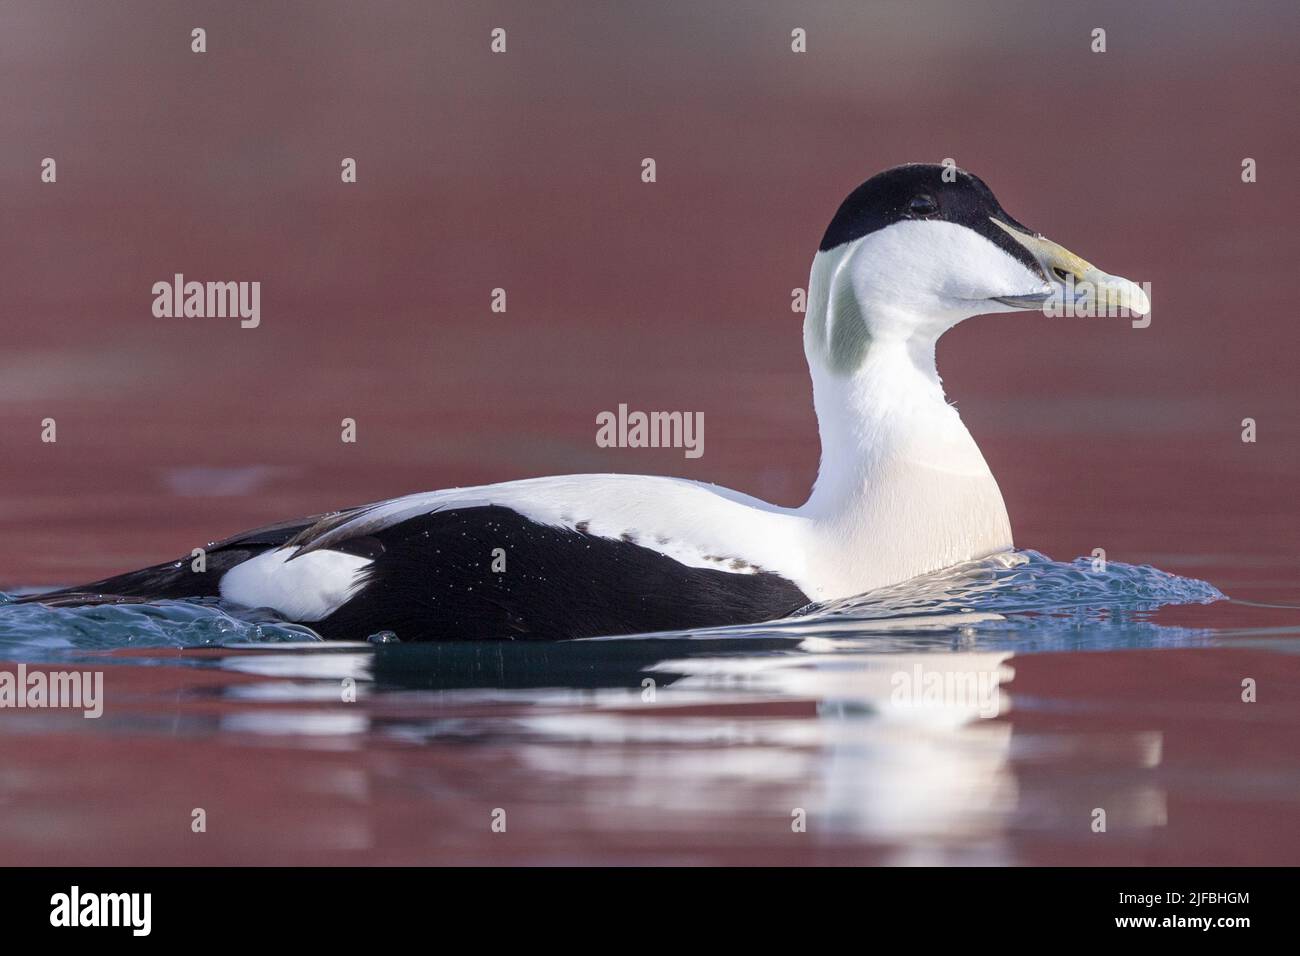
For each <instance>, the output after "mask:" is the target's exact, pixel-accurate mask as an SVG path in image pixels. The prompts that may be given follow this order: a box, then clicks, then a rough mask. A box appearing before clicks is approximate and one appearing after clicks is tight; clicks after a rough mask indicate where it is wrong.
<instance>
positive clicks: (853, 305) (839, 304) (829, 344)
mask: <svg viewBox="0 0 1300 956" xmlns="http://www.w3.org/2000/svg"><path fill="white" fill-rule="evenodd" d="M855 251H856V249H855V248H854V246H853V245H852V244H850V246H849V248H848V249H845V250H842V251H841V250H832V251H830V252H823V253H818V255H817V258H816V260H814V262H813V268H812V277H811V279H810V280H809V283H808V285H809V295H808V322H809V328H810V330H811V332H812V342H813V345H814V347H815V348H816V349H817V350H818V352H819V353H820V355H821V358H822V359H823V361H824V362H825V364H826V366H827V367H828V368H829V369H830V370H831V371H832V372H835V373H836V374H838V375H851V374H852V373H853V372H856V371H857V370H858V369H859V368H861V367H862V363H863V361H865V359H866V355H867V348H868V347H869V346H870V345H871V332H870V330H868V328H867V322H866V319H865V317H864V316H863V315H862V310H861V309H860V308H859V306H858V300H857V297H856V296H855V295H854V294H853V286H852V284H851V282H850V281H849V269H848V263H847V260H848V259H850V258H852V256H853V253H854V252H855ZM837 252H838V253H839V254H838V255H837V254H836V253H837Z"/></svg>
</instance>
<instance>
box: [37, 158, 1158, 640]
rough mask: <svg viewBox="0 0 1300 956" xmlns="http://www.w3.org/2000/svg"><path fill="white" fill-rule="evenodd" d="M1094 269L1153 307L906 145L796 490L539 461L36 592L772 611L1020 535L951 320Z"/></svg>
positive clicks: (450, 622) (816, 375) (847, 238)
mask: <svg viewBox="0 0 1300 956" xmlns="http://www.w3.org/2000/svg"><path fill="white" fill-rule="evenodd" d="M945 170H947V175H945ZM1089 286H1091V288H1093V289H1095V290H1096V291H1097V293H1098V294H1100V295H1106V296H1109V297H1110V299H1111V300H1112V301H1115V300H1118V301H1119V302H1121V303H1122V304H1123V305H1124V306H1125V307H1127V308H1128V309H1130V311H1133V312H1137V313H1145V312H1146V311H1147V308H1148V304H1147V301H1146V298H1145V296H1144V295H1143V294H1142V292H1141V290H1140V289H1138V288H1137V287H1136V286H1135V285H1133V284H1132V283H1130V282H1129V281H1128V280H1126V279H1120V278H1118V277H1114V276H1110V275H1107V274H1105V273H1103V272H1100V271H1099V270H1097V269H1096V268H1095V267H1093V266H1092V265H1090V264H1089V263H1087V262H1085V261H1084V260H1082V259H1080V258H1079V257H1078V256H1076V255H1074V254H1073V253H1070V252H1068V251H1066V250H1065V249H1063V248H1062V247H1060V246H1058V245H1056V244H1055V243H1053V242H1050V241H1049V240H1047V239H1045V238H1043V237H1042V236H1041V235H1039V234H1038V233H1035V232H1033V231H1032V230H1030V229H1028V228H1026V227H1025V226H1023V225H1021V224H1020V223H1019V222H1017V221H1016V220H1015V219H1012V218H1011V216H1009V215H1008V214H1007V213H1006V212H1005V211H1004V210H1003V209H1002V207H1001V206H1000V205H999V204H998V201H997V200H996V199H995V198H994V196H993V193H992V192H991V191H990V190H989V188H988V187H987V186H986V185H985V184H984V183H983V181H981V180H980V179H978V178H977V177H975V176H973V175H971V174H970V173H967V172H963V171H961V170H957V169H955V168H954V167H951V166H938V165H921V164H917V165H907V166H899V167H896V168H894V169H889V170H886V171H885V172H882V173H880V174H878V175H876V176H873V177H872V178H870V179H868V180H867V181H866V182H865V183H863V184H862V185H861V186H859V187H858V188H857V189H855V190H853V192H851V193H850V194H849V196H848V198H847V199H845V200H844V202H843V203H842V204H841V205H840V207H839V210H838V211H837V212H836V213H835V216H834V218H833V219H832V220H831V222H830V226H829V227H828V228H827V229H826V234H825V235H824V236H823V238H822V241H821V245H820V247H819V249H818V251H817V254H816V256H815V257H814V258H813V264H812V276H811V278H810V280H809V290H808V309H807V316H806V319H805V321H804V330H803V339H804V352H805V354H806V355H807V358H808V365H809V367H810V368H811V371H812V380H813V400H814V405H815V407H816V411H817V421H818V427H819V430H820V432H821V447H822V455H821V467H820V471H819V473H818V476H817V481H816V484H815V485H814V487H813V490H812V494H811V495H810V496H809V498H808V501H807V502H806V503H805V504H804V505H803V506H801V507H798V508H779V507H776V506H774V505H770V504H767V503H766V502H763V501H759V500H758V499H756V498H751V497H749V496H748V495H744V494H740V493H739V492H735V491H729V490H727V489H725V488H719V487H716V486H714V485H708V484H702V483H700V482H696V481H687V480H684V479H678V478H663V477H641V476H634V475H570V476H563V477H555V478H534V479H529V480H525V481H513V482H506V483H504V484H495V485H484V486H481V487H476V488H454V489H449V490H446V491H432V492H428V493H424V494H414V495H407V496H406V497H403V498H394V499H392V500H389V501H381V502H378V503H375V504H369V505H363V506H361V507H358V508H349V509H347V510H345V511H338V512H334V513H331V514H325V515H317V516H314V517H311V518H304V519H302V520H299V521H289V522H285V523H283V524H278V525H273V526H271V527H268V528H262V529H260V530H257V531H251V532H249V533H247V534H241V535H237V536H235V537H233V538H229V539H227V540H225V541H221V542H218V543H215V544H211V545H209V546H208V548H207V558H206V569H205V570H203V571H198V572H196V571H193V570H192V569H191V561H190V559H189V558H185V559H182V560H179V561H175V562H172V563H170V564H161V565H157V566H155V567H151V568H145V569H144V570H140V571H134V572H131V573H129V574H123V575H120V576H118V577H113V578H108V579H107V580H104V581H97V582H95V583H93V584H88V585H85V586H83V587H79V588H75V589H69V590H65V591H56V592H52V593H49V594H44V595H37V596H35V597H34V598H31V599H29V600H36V601H42V602H46V603H50V604H86V603H108V602H138V601H150V600H159V599H181V598H198V597H213V598H219V599H221V600H222V601H223V602H224V603H226V604H229V605H234V606H238V607H245V608H270V609H272V610H274V611H275V612H277V613H278V614H279V615H281V616H282V617H283V618H285V619H286V620H289V621H293V622H298V623H301V624H304V625H307V626H308V627H310V628H312V629H313V630H314V631H316V632H317V633H319V634H320V635H321V636H322V637H325V638H329V639H352V640H360V639H364V638H366V637H368V636H370V635H374V634H376V633H377V632H383V631H391V632H393V633H394V634H396V635H397V638H398V639H399V640H402V641H431V640H465V639H517V640H559V639H565V638H580V637H591V636H596V635H614V634H630V633H638V632H650V631H663V630H678V629H686V628H702V627H711V626H717V625H729V624H745V623H752V622H758V621H765V620H771V619H775V618H779V617H782V616H784V615H787V614H789V613H791V612H793V611H795V610H797V609H799V608H801V607H803V606H804V605H807V604H809V603H811V602H818V601H826V600H831V599H835V598H843V597H848V596H852V595H856V594H860V593H862V592H864V591H868V590H871V589H872V588H877V587H880V586H883V585H888V584H894V583H897V582H900V581H904V580H906V579H908V578H911V577H914V576H916V575H919V574H923V573H926V572H930V571H936V570H939V569H942V568H945V567H948V566H950V565H953V564H956V563H958V562H962V561H967V560H970V559H974V558H979V557H982V556H985V555H990V554H994V553H997V552H1002V551H1006V550H1008V549H1009V548H1011V547H1012V541H1011V525H1010V522H1009V520H1008V518H1007V512H1006V507H1005V505H1004V504H1003V502H1002V494H1001V492H999V491H998V485H997V482H996V481H995V480H994V479H993V475H992V474H991V473H990V472H989V468H988V466H987V465H986V464H985V462H984V458H983V456H982V455H981V454H980V450H979V448H978V447H976V445H975V441H974V440H973V439H972V438H971V436H970V433H969V432H968V431H967V430H966V428H965V426H964V425H963V424H962V422H961V419H960V418H959V417H958V415H957V410H956V409H955V408H953V406H951V405H949V404H948V402H947V401H946V400H945V399H944V393H943V388H942V387H941V385H940V382H939V376H938V373H937V372H936V371H935V362H934V348H935V342H936V341H937V340H938V338H939V336H940V335H942V334H943V333H944V332H945V331H947V330H948V329H950V328H952V327H953V326H954V325H956V324H957V323H958V322H960V321H962V320H963V319H966V318H969V317H970V316H973V315H979V314H981V313H987V312H1011V311H1016V310H1028V309H1039V308H1041V307H1043V305H1044V303H1046V302H1048V300H1050V299H1052V298H1053V297H1054V296H1055V297H1056V298H1057V301H1058V302H1060V301H1061V300H1062V297H1066V296H1075V295H1078V294H1079V293H1078V291H1077V290H1078V289H1087V288H1088V287H1089ZM497 549H503V550H504V554H505V556H506V570H505V571H504V572H502V571H501V570H500V567H499V564H498V566H497V568H496V569H494V561H495V560H496V559H499V557H500V555H501V553H502V552H501V551H499V550H497Z"/></svg>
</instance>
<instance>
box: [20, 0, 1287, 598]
mask: <svg viewBox="0 0 1300 956" xmlns="http://www.w3.org/2000/svg"><path fill="white" fill-rule="evenodd" d="M194 26H203V27H204V28H205V29H206V30H207V35H208V52H207V53H206V54H203V55H197V54H194V53H191V52H190V39H189V31H190V29H191V28H192V27H194ZM495 26H503V27H505V28H507V30H508V36H509V52H508V53H507V54H505V55H503V56H501V55H493V54H491V53H490V52H489V49H488V32H489V30H490V29H491V28H492V27H495ZM794 26H801V27H804V28H805V29H806V30H807V31H808V37H809V40H808V49H809V52H808V53H807V54H804V55H795V54H793V53H791V52H790V48H789V33H790V30H791V28H792V27H794ZM1095 26H1103V27H1104V28H1105V29H1106V30H1107V41H1108V51H1107V52H1106V53H1104V54H1095V53H1092V52H1091V51H1090V49H1089V45H1090V31H1091V30H1092V28H1093V27H1095ZM1297 36H1300V13H1297V8H1296V6H1295V4H1293V3H1286V2H1277V3H1249V2H1248V3H1238V4H1233V5H1220V4H1210V3H1176V4H1174V3H1168V4H1160V3H1153V4H1143V5H1140V6H1138V7H1137V8H1134V7H1133V5H1130V4H1127V3H1119V2H1116V3H1093V4H1090V5H1088V7H1087V9H1079V8H1076V7H1074V6H1065V5H1059V4H1041V5H1039V4H1030V3H1012V2H1001V3H993V4H984V5H974V4H964V3H955V2H954V3H938V4H936V3H929V4H927V3H920V4H918V3H909V4H883V5H865V4H857V3H848V2H845V3H820V4H818V3H814V4H808V3H805V2H799V3H769V4H764V5H762V6H761V7H759V8H757V9H744V10H743V11H742V10H741V9H740V8H737V7H734V6H733V5H729V4H724V3H704V4H694V3H691V4H688V3H667V4H653V5H651V4H640V5H632V4H615V5H594V4H593V5H581V4H569V3H553V2H552V3H529V4H523V3H476V4H472V5H471V4H421V3H409V2H408V3H383V4H378V5H376V6H372V5H367V4H355V3H317V2H312V3H306V2H303V3H292V2H278V3H275V4H253V3H247V4H230V3H187V4H183V5H181V4H175V3H167V2H128V3H117V4H84V3H59V2H41V3H35V2H12V0H11V2H6V3H5V4H4V5H3V7H0V44H2V45H3V58H2V60H3V70H4V82H3V84H0V189H2V190H3V202H4V207H5V209H4V215H3V226H2V227H0V289H3V290H4V295H3V304H2V305H0V322H2V323H3V327H2V328H0V334H2V335H3V341H4V347H3V349H2V350H0V442H2V443H3V444H2V447H3V449H4V452H5V461H4V465H3V469H2V470H0V491H2V492H3V494H2V495H0V585H19V584H27V585H35V584H45V583H53V582H60V581H62V582H66V581H72V580H75V579H79V578H80V579H84V578H87V577H93V576H98V575H101V574H106V573H109V572H112V571H116V570H122V569H125V568H128V567H131V566H136V565H139V564H142V563H146V562H152V561H155V560H161V559H165V558H170V557H173V556H175V555H176V554H179V553H185V552H188V550H189V549H190V548H191V547H193V546H194V545H195V544H201V543H203V542H205V541H207V540H209V539H212V538H216V537H221V536H224V535H226V534H229V533H232V532H235V531H237V530H240V529H241V528H245V527H249V526H254V525H257V524H259V523H264V522H267V521H271V520H277V519H281V518H285V517H288V516H292V515H294V514H299V513H303V514H305V513H311V512H316V511H321V510H326V509H330V508H335V507H339V506H343V505H349V504H355V503H358V502H360V501H365V500H373V499H377V498H383V497H387V496H391V495H396V494H401V493H405V492H410V491H414V490H419V489H428V488H436V487H442V486H447V485H452V484H468V483H478V482H489V481H500V480H506V479H510V478H516V477H525V476H530V475H538V474H548V473H561V472H582V471H634V472H657V473H669V474H677V475H683V476H686V477H691V478H699V479H705V480H709V481H717V482H720V483H723V484H726V485H730V486H733V487H737V488H740V489H742V490H745V491H748V492H751V493H755V494H758V495H761V496H764V497H766V498H769V499H772V500H775V501H777V502H779V503H782V504H798V503H799V502H801V501H802V500H803V496H804V495H805V494H806V492H807V489H808V487H809V485H810V482H811V480H812V478H813V475H814V473H815V467H816V455H817V443H816V431H815V420H814V417H813V413H812V406H811V398H810V389H809V386H808V382H807V373H806V369H805V367H804V360H803V355H802V350H801V342H800V332H799V325H800V320H801V317H800V316H798V315H794V314H792V313H791V311H790V308H789V301H790V290H791V289H792V288H793V287H795V286H802V285H804V284H805V283H806V281H807V270H808V265H809V262H810V259H811V256H812V253H813V251H814V249H815V246H816V243H817V240H818V238H819V237H820V234H821V231H822V229H823V228H824V226H825V224H826V222H827V220H828V219H829V217H830V215H831V213H832V212H833V211H834V209H835V207H836V205H837V203H838V202H839V200H840V199H841V198H842V197H843V195H844V194H845V193H846V192H848V191H849V190H850V189H851V188H852V187H853V186H855V185H856V184H857V183H858V182H860V181H861V180H862V179H863V178H865V177H866V176H868V175H870V174H871V173H873V172H875V171H877V170H879V169H881V168H883V167H886V166H889V165H892V164H895V163H899V162H905V161H915V160H924V161H938V160H940V159H942V158H944V157H948V156H951V157H954V158H956V159H957V161H958V162H959V163H960V164H962V165H963V166H965V167H967V168H969V169H971V170H973V171H975V172H977V173H978V174H979V175H981V176H982V177H984V178H985V179H986V180H987V181H988V182H989V183H990V185H991V186H992V187H993V188H994V190H995V191H996V192H997V194H998V196H999V198H1000V199H1001V200H1002V202H1003V204H1004V205H1005V206H1006V207H1007V208H1008V210H1010V211H1011V212H1012V214H1013V215H1015V216H1017V217H1018V218H1020V219H1021V220H1023V221H1024V222H1026V223H1028V224H1030V225H1031V226H1033V227H1035V228H1038V229H1041V230H1042V231H1043V232H1045V233H1047V234H1048V235H1049V236H1051V237H1053V238H1055V239H1057V240H1058V241H1060V242H1062V243H1064V244H1066V245H1067V246H1068V247H1069V248H1071V249H1073V250H1075V251H1077V252H1079V253H1081V254H1083V255H1084V256H1086V257H1087V258H1090V259H1092V260H1093V261H1095V262H1097V263H1098V264H1099V265H1100V266H1101V267H1102V268H1104V269H1107V270H1109V271H1112V272H1116V273H1119V274H1122V275H1125V276H1128V277H1130V278H1133V279H1136V280H1139V281H1150V282H1151V283H1152V286H1153V300H1154V310H1155V311H1154V321H1153V324H1152V325H1151V327H1150V328H1148V329H1145V330H1134V329H1131V328H1129V327H1128V326H1127V325H1126V323H1125V322H1124V321H1122V320H1106V319H1094V320H1089V319H1058V320H1048V319H1046V318H1043V317H1041V316H1032V315H1031V316H1014V317H1009V316H1003V317H989V318H983V319H977V320H974V321H972V322H969V323H967V324H966V325H964V326H963V327H961V328H959V329H957V330H956V331H954V332H953V333H951V334H950V335H949V336H947V337H946V338H945V339H944V340H943V342H942V343H941V346H940V371H941V373H942V374H943V375H944V378H945V382H946V383H947V386H948V389H949V396H950V398H952V399H953V400H955V401H957V402H958V403H959V405H960V407H961V410H962V414H963V416H964V418H965V419H966V421H967V423H968V425H969V426H970V428H971V430H972V431H973V433H974V434H975V436H976V438H977V439H978V440H979V441H980V443H981V446H982V447H983V449H984V451H985V454H986V456H987V458H988V459H989V463H990V465H991V466H992V468H993V471H994V473H995V474H996V475H997V476H998V479H999V481H1000V483H1001V486H1002V489H1003V492H1004V495H1005V497H1006V499H1007V503H1008V507H1009V510H1010V513H1011V516H1012V522H1013V527H1014V528H1015V531H1016V540H1017V544H1019V545H1021V546H1023V547H1035V548H1039V549H1041V550H1045V551H1047V552H1049V553H1051V554H1053V555H1054V556H1057V557H1068V556H1072V555H1074V554H1079V553H1087V552H1090V551H1091V550H1092V549H1093V548H1095V547H1105V548H1107V550H1108V552H1109V554H1110V556H1111V557H1112V558H1115V559H1126V560H1150V561H1154V562H1156V563H1159V564H1162V566H1165V567H1170V568H1171V569H1174V570H1183V571H1188V572H1191V573H1198V572H1200V573H1203V572H1204V569H1205V568H1206V567H1210V566H1213V567H1215V568H1216V569H1218V574H1219V577H1218V579H1217V583H1220V584H1224V583H1225V581H1226V583H1227V584H1229V585H1233V586H1235V587H1237V588H1238V591H1239V592H1240V591H1241V589H1242V588H1244V589H1245V592H1244V593H1247V594H1251V595H1255V596H1262V595H1264V594H1265V593H1266V592H1268V593H1270V594H1272V595H1273V596H1276V592H1275V589H1276V588H1278V587H1283V586H1285V587H1287V588H1289V589H1290V591H1289V593H1294V587H1293V585H1292V582H1293V581H1294V579H1295V577H1296V575H1295V573H1294V572H1295V570H1296V557H1295V550H1296V549H1295V541H1296V540H1297V539H1298V537H1300V536H1298V535H1297V531H1298V530H1300V529H1298V528H1297V522H1296V516H1295V515H1296V509H1295V507H1294V492H1295V487H1296V480H1297V477H1298V476H1300V456H1298V455H1297V442H1296V439H1297V437H1300V427H1298V426H1297V420H1296V409H1297V385H1296V382H1297V377H1296V373H1295V369H1296V366H1297V354H1296V346H1297V342H1298V341H1300V333H1298V332H1297V327H1296V318H1295V312H1296V306H1295V303H1294V301H1293V298H1294V297H1293V296H1292V295H1291V294H1290V291H1291V290H1290V288H1289V285H1290V282H1291V280H1292V277H1293V276H1294V274H1295V262H1296V259H1297V256H1296V253H1297V251H1298V249H1297V246H1298V241H1297V239H1296V233H1295V227H1294V217H1295V213H1296V210H1297V208H1298V207H1297V202H1296V199H1297V192H1296V177H1295V176H1294V174H1293V172H1292V169H1291V166H1292V160H1293V158H1294V157H1295V156H1296V155H1297V152H1298V151H1300V126H1297V124H1296V123H1295V121H1294V93H1295V89H1296V79H1297V66H1296V64H1297V56H1296V53H1297V50H1296V47H1297ZM45 156H52V157H54V158H56V159H57V161H58V173H59V180H58V183H57V184H54V185H48V184H42V183H41V182H40V181H39V171H40V166H39V164H40V161H41V159H42V158H43V157H45ZM344 156H351V157H355V158H356V159H357V161H358V164H359V182H358V183H357V184H355V185H344V184H342V183H341V182H340V180H339V163H340V160H341V159H342V157H344ZM645 156H653V157H654V158H655V159H656V161H657V164H658V182H657V183H655V184H653V185H647V184H643V183H642V182H641V181H640V177H639V172H640V161H641V159H642V158H643V157H645ZM1245 156H1250V157H1253V158H1255V159H1256V160H1257V161H1258V164H1259V182H1257V183H1255V184H1252V185H1247V184H1243V183H1242V182H1241V180H1240V164H1241V160H1242V158H1243V157H1245ZM175 272H182V273H184V274H185V275H186V276H187V277H189V278H195V279H200V280H207V279H215V280H245V281H248V280H259V281H261V283H262V316H263V317H262V325H261V327H260V328H258V329H256V330H241V329H240V328H239V326H238V323H237V322H236V321H234V320H222V319H158V318H154V317H153V315H152V314H151V304H152V294H151V292H150V288H151V286H152V284H153V283H154V282H155V281H159V280H165V279H169V278H170V277H171V276H172V274H173V273H175ZM496 286H503V287H505V288H506V289H507V290H508V295H509V311H508V313H507V314H505V315H496V314H493V313H491V312H490V311H489V308H488V306H489V295H490V290H491V289H492V288H493V287H496ZM619 402H628V403H629V404H630V405H631V407H633V408H643V409H657V408H664V409H684V410H699V411H703V412H704V413H705V419H706V432H705V438H706V445H705V455H704V457H703V458H701V459H699V460H690V459H686V458H684V457H683V456H682V455H681V452H680V451H651V450H641V449H601V448H598V447H596V444H595V441H594V435H595V424H594V419H595V415H596V413H597V412H598V411H600V410H602V409H613V408H616V407H617V405H618V403H619ZM47 416H48V417H53V418H55V419H56V420H57V422H58V443H57V444H56V445H48V444H43V443H41V442H40V440H39V435H40V421H41V419H43V418H45V417H47ZM1247 416H1250V417H1253V418H1255V419H1256V420H1257V421H1258V423H1259V426H1258V427H1259V440H1258V442H1257V443H1256V444H1253V445H1247V444H1243V443H1242V442H1241V441H1240V440H1239V433H1240V422H1241V419H1242V418H1244V417H1247ZM344 417H353V418H355V419H357V421H358V423H359V441H358V443H357V444H356V445H345V444H342V443H341V442H340V441H339V422H340V420H341V419H342V418H344ZM187 469H188V470H187ZM193 469H199V470H198V471H194V470H193ZM212 469H215V470H212ZM227 470H228V471H227ZM1251 569H1253V570H1251Z"/></svg>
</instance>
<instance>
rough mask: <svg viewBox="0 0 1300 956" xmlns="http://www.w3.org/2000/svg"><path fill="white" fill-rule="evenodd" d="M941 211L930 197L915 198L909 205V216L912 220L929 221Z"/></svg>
mask: <svg viewBox="0 0 1300 956" xmlns="http://www.w3.org/2000/svg"><path fill="white" fill-rule="evenodd" d="M938 211H939V204H938V203H936V202H935V201H934V199H933V198H931V197H930V196H913V197H912V201H911V202H909V203H908V204H907V215H908V217H909V218H912V219H928V218H929V217H930V216H933V215H935V214H936V213H937V212H938Z"/></svg>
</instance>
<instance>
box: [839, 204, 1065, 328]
mask: <svg viewBox="0 0 1300 956" xmlns="http://www.w3.org/2000/svg"><path fill="white" fill-rule="evenodd" d="M857 265H858V272H857V274H856V275H855V283H854V284H855V286H856V287H858V289H859V294H860V296H862V297H865V298H867V299H874V300H875V301H882V302H883V301H890V302H893V303H896V304H900V305H910V306H912V307H914V308H917V309H922V310H924V309H931V310H938V311H944V310H947V309H949V308H952V307H953V306H954V305H955V304H959V303H965V302H967V301H970V300H982V299H988V298H991V297H992V296H999V295H1027V294H1029V293H1031V292H1034V291H1036V290H1038V289H1041V288H1042V287H1043V280H1042V279H1041V277H1038V276H1036V275H1035V274H1034V273H1033V272H1031V271H1030V270H1029V269H1027V268H1026V267H1025V266H1024V265H1023V264H1022V263H1020V262H1019V261H1018V260H1016V259H1015V258H1014V257H1013V256H1011V255H1009V254H1008V253H1006V252H1004V251H1003V250H1002V249H1000V248H998V247H997V246H996V245H994V244H993V243H992V242H990V241H989V240H988V239H985V238H984V237H983V236H981V235H979V234H978V233H976V232H974V231H973V230H971V229H967V228H966V227H965V226H958V225H956V224H954V223H951V222H899V223H895V224H894V225H892V226H889V227H887V228H885V229H882V230H880V231H879V232H876V233H872V234H871V235H870V236H867V237H865V238H864V239H863V245H862V248H861V249H860V250H859V253H858V256H857ZM885 297H887V298H885Z"/></svg>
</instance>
